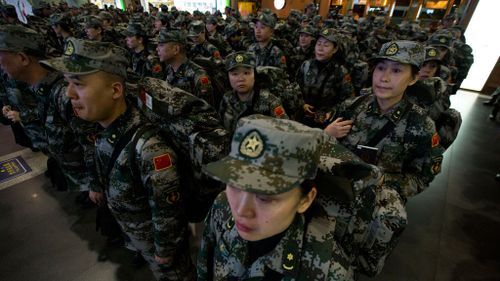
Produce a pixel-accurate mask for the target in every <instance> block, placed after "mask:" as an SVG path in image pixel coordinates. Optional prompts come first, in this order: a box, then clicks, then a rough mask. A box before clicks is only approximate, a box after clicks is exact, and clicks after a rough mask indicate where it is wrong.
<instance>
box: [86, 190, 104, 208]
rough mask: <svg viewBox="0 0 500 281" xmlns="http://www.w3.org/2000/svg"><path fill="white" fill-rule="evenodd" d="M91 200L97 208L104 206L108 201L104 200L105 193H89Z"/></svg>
mask: <svg viewBox="0 0 500 281" xmlns="http://www.w3.org/2000/svg"><path fill="white" fill-rule="evenodd" d="M89 198H90V200H92V202H94V203H95V204H97V206H102V205H103V204H104V202H105V201H106V200H105V199H104V193H102V192H95V191H89Z"/></svg>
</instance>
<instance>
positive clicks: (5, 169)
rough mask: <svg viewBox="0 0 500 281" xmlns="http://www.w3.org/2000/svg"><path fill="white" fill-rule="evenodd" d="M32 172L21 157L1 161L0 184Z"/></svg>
mask: <svg viewBox="0 0 500 281" xmlns="http://www.w3.org/2000/svg"><path fill="white" fill-rule="evenodd" d="M29 172H31V168H30V166H28V164H27V163H26V162H25V161H24V160H23V158H22V157H21V156H18V157H15V158H11V159H8V160H4V161H0V183H3V182H6V181H8V180H11V179H13V178H17V177H19V176H22V175H24V174H26V173H29Z"/></svg>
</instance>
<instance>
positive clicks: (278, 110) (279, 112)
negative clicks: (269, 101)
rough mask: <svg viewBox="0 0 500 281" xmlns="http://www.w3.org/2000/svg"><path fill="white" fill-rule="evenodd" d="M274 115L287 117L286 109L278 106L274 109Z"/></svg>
mask: <svg viewBox="0 0 500 281" xmlns="http://www.w3.org/2000/svg"><path fill="white" fill-rule="evenodd" d="M274 115H276V116H277V117H282V116H283V115H285V109H284V108H283V106H281V105H279V106H277V107H276V108H275V109H274Z"/></svg>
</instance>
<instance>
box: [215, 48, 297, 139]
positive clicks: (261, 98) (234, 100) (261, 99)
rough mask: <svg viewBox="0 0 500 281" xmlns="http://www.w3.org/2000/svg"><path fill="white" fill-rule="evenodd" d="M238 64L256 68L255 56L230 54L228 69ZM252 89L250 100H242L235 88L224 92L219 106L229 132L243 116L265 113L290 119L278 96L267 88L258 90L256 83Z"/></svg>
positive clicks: (227, 62) (244, 53)
mask: <svg viewBox="0 0 500 281" xmlns="http://www.w3.org/2000/svg"><path fill="white" fill-rule="evenodd" d="M238 66H243V67H249V68H252V69H253V68H255V57H254V56H253V55H252V54H251V53H246V52H237V53H233V54H231V55H229V56H228V57H227V59H226V68H227V70H228V71H230V70H231V69H233V68H236V67H238ZM255 74H256V73H255ZM252 91H253V92H252V94H251V95H252V98H251V100H249V101H241V100H240V98H239V97H238V94H237V93H236V92H235V91H234V90H233V91H230V92H227V93H225V94H224V97H223V98H222V101H221V104H220V107H219V115H220V116H221V119H222V123H223V124H224V127H225V128H226V130H228V131H229V132H233V131H234V130H235V128H236V124H237V122H238V120H239V119H240V118H241V117H244V116H248V115H252V114H263V115H267V116H272V117H276V118H285V119H288V116H287V114H286V112H285V109H284V107H283V105H282V103H281V101H280V99H279V98H278V97H276V96H275V95H273V94H272V93H270V92H269V91H268V90H265V89H262V90H256V89H255V85H254V88H253V90H252Z"/></svg>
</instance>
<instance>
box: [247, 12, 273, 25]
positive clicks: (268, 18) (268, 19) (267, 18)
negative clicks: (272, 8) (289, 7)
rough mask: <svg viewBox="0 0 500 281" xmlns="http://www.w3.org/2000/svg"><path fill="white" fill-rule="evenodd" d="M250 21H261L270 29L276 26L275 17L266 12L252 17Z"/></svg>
mask: <svg viewBox="0 0 500 281" xmlns="http://www.w3.org/2000/svg"><path fill="white" fill-rule="evenodd" d="M252 22H254V23H257V22H261V23H262V24H263V25H265V26H268V27H270V28H272V29H274V26H276V19H275V18H274V16H273V15H271V14H268V13H262V14H260V15H259V16H258V17H256V18H254V19H252Z"/></svg>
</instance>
